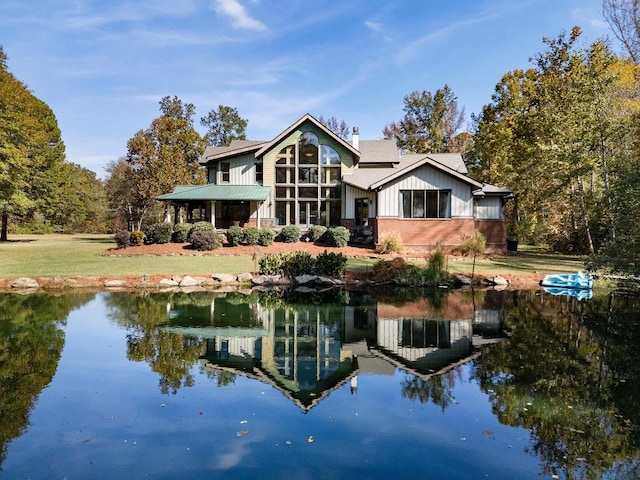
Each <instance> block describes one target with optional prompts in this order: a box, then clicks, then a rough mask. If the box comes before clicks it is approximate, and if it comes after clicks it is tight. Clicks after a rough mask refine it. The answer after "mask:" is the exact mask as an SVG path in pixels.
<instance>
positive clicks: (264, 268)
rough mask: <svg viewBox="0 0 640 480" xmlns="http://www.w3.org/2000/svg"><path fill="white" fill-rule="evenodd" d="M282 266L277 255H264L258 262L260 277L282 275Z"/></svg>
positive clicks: (281, 259) (280, 256)
mask: <svg viewBox="0 0 640 480" xmlns="http://www.w3.org/2000/svg"><path fill="white" fill-rule="evenodd" d="M282 264H283V257H282V255H280V254H277V253H265V254H264V255H261V256H260V259H259V260H258V265H259V267H260V273H261V274H262V275H279V274H280V273H282Z"/></svg>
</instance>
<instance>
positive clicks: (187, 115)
mask: <svg viewBox="0 0 640 480" xmlns="http://www.w3.org/2000/svg"><path fill="white" fill-rule="evenodd" d="M160 112H161V115H160V116H159V117H158V118H156V119H154V120H153V121H152V122H151V126H149V128H147V129H146V130H140V131H138V132H137V133H136V134H135V135H134V136H133V137H132V138H131V139H130V140H129V141H128V142H127V150H128V152H127V162H128V163H129V165H130V166H131V167H132V169H133V170H132V178H134V179H135V181H136V190H137V193H136V198H135V200H136V202H137V204H136V207H135V208H136V210H137V211H139V212H143V213H142V215H143V216H144V215H145V214H146V212H148V211H149V209H150V208H153V207H152V205H154V202H155V198H156V197H157V196H159V195H162V194H164V193H168V192H171V191H172V190H173V189H174V188H175V186H176V185H181V184H182V185H199V184H203V183H204V181H205V172H204V169H203V168H202V167H201V166H200V164H199V163H198V162H199V160H200V157H201V156H202V153H203V152H204V146H205V142H204V139H203V138H202V137H201V136H200V135H199V134H198V132H197V131H196V130H195V129H194V127H193V116H194V114H195V107H194V106H193V104H191V103H183V102H182V101H181V100H180V99H179V98H178V97H175V96H174V97H173V98H171V97H168V96H167V97H164V98H163V99H162V100H161V101H160ZM157 220H159V219H157ZM139 222H140V223H141V222H142V218H140V219H139Z"/></svg>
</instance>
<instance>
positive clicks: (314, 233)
mask: <svg viewBox="0 0 640 480" xmlns="http://www.w3.org/2000/svg"><path fill="white" fill-rule="evenodd" d="M326 231H327V227H325V226H324V225H311V227H309V232H308V233H307V235H308V237H309V238H310V239H311V241H312V242H318V241H320V239H321V238H322V236H323V235H324V234H325V233H326Z"/></svg>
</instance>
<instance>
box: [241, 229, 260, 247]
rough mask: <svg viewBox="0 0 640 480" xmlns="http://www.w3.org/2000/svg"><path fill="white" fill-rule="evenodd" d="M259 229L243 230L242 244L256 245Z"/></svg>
mask: <svg viewBox="0 0 640 480" xmlns="http://www.w3.org/2000/svg"><path fill="white" fill-rule="evenodd" d="M259 239H260V229H259V228H258V227H249V228H245V229H244V231H243V232H242V242H243V243H246V244H247V245H258V240H259Z"/></svg>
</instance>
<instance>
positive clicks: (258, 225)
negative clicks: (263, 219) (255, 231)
mask: <svg viewBox="0 0 640 480" xmlns="http://www.w3.org/2000/svg"><path fill="white" fill-rule="evenodd" d="M262 203H263V202H260V201H256V215H257V218H256V227H258V228H260V207H262Z"/></svg>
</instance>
